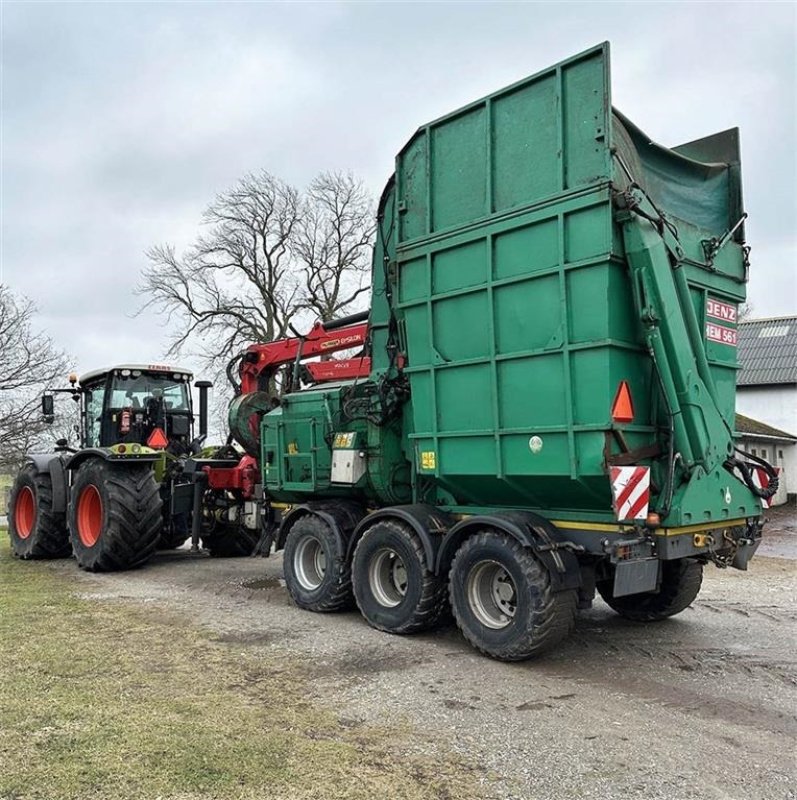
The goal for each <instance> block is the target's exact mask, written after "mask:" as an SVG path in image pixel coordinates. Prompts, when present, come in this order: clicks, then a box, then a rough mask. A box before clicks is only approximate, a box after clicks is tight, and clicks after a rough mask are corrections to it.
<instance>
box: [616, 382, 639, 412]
mask: <svg viewBox="0 0 797 800" xmlns="http://www.w3.org/2000/svg"><path fill="white" fill-rule="evenodd" d="M612 419H613V420H614V421H615V422H633V421H634V403H633V401H632V400H631V389H629V388H628V381H620V385H619V386H618V387H617V394H616V395H615V396H614V403H612Z"/></svg>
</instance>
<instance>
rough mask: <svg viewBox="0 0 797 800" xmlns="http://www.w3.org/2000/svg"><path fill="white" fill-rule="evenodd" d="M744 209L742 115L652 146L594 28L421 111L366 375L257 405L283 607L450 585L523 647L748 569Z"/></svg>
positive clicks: (403, 616)
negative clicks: (531, 66) (741, 424)
mask: <svg viewBox="0 0 797 800" xmlns="http://www.w3.org/2000/svg"><path fill="white" fill-rule="evenodd" d="M744 218H745V214H744V212H743V209H742V193H741V174H740V162H739V142H738V134H737V131H735V130H731V131H725V132H723V133H719V134H715V135H713V136H709V137H707V138H705V139H700V140H698V141H694V142H690V143H688V144H684V145H681V146H679V147H675V148H671V149H667V148H665V147H660V146H659V145H656V144H654V143H653V142H651V140H650V139H649V138H648V137H647V136H645V134H643V133H642V132H641V131H640V130H639V129H638V128H637V127H636V126H635V125H634V124H633V123H631V122H630V121H629V120H628V119H626V118H625V117H624V116H623V115H622V114H621V113H620V112H618V111H616V110H615V109H613V108H612V105H611V93H610V85H609V48H608V45H607V44H604V45H601V46H599V47H596V48H594V49H591V50H588V51H587V52H585V53H582V54H580V55H578V56H575V57H574V58H571V59H568V60H567V61H564V62H562V63H561V64H558V65H556V66H555V67H552V68H550V69H548V70H545V71H543V72H540V73H538V74H537V75H534V76H532V77H530V78H527V79H526V80H523V81H520V82H519V83H517V84H515V85H513V86H510V87H508V88H506V89H503V90H501V91H499V92H496V93H495V94H493V95H490V96H489V97H486V98H484V99H482V100H479V101H477V102H474V103H472V104H471V105H468V106H466V107H464V108H462V109H459V110H458V111H455V112H453V113H452V114H449V115H447V116H445V117H442V118H440V119H438V120H435V121H434V122H431V123H429V124H428V125H424V126H422V127H421V128H419V129H418V131H417V132H416V133H415V134H414V135H413V137H412V138H411V139H410V140H409V142H408V143H407V144H406V145H405V147H404V148H403V149H402V150H401V152H400V153H399V154H398V156H397V158H396V170H395V174H394V176H393V177H392V178H391V179H390V181H389V182H388V184H387V186H386V188H385V190H384V193H383V195H382V198H381V201H380V204H379V209H378V236H377V242H376V248H375V253H374V259H373V280H372V286H373V304H372V308H371V312H370V317H369V329H368V337H367V341H366V348H365V354H366V355H367V356H368V357H370V359H371V360H370V365H369V369H370V371H369V373H368V375H367V376H365V375H359V376H358V377H357V378H356V379H354V380H342V381H339V382H333V383H326V384H319V383H313V382H308V383H305V384H304V386H303V388H301V389H297V387H296V386H293V387H292V390H291V391H288V392H285V393H283V394H282V396H281V398H280V400H279V403H278V404H277V403H276V402H274V404H273V405H274V407H273V409H272V410H270V411H269V410H267V408H265V407H263V409H262V413H261V414H259V419H260V441H259V444H260V453H259V455H260V459H259V464H260V468H261V470H262V478H261V479H262V483H263V489H264V495H265V497H266V498H267V501H266V503H267V504H269V505H270V506H271V507H272V508H276V507H280V508H281V511H282V519H281V522H279V523H274V525H273V526H272V529H271V530H270V531H269V532H268V536H269V537H274V539H275V541H276V546H277V548H282V547H284V550H285V553H284V565H285V576H286V581H287V585H288V588H289V590H290V592H291V594H292V595H293V598H294V600H295V601H296V602H297V604H298V605H300V606H302V607H304V608H308V609H312V610H316V611H331V610H336V609H338V608H343V607H345V606H346V605H347V604H348V603H350V602H351V600H352V598H353V599H354V600H356V602H357V605H358V606H359V608H360V611H361V612H362V613H363V615H364V616H365V618H366V619H367V620H368V622H369V623H370V624H371V625H373V626H374V627H376V628H379V629H381V630H385V631H389V632H392V633H409V632H412V631H417V630H423V629H425V628H429V627H431V626H433V625H434V624H435V623H436V622H437V621H438V620H439V619H440V618H441V617H442V616H443V615H444V614H445V612H446V610H447V608H448V606H449V605H450V606H451V609H452V610H453V613H454V616H455V618H456V620H457V623H458V624H459V626H460V628H461V629H462V631H463V633H464V635H465V636H466V638H467V639H468V640H469V641H471V642H472V643H473V644H474V645H475V646H476V647H477V648H479V649H480V650H482V651H484V652H485V653H487V654H489V655H491V656H494V657H496V658H500V659H506V660H518V659H524V658H528V657H530V656H533V655H535V654H537V653H539V652H541V651H543V650H544V649H546V648H548V647H550V646H551V645H553V644H554V643H555V642H557V641H558V640H560V639H561V638H562V637H563V636H564V635H565V634H567V632H568V631H569V630H570V628H571V626H572V623H573V616H574V613H575V610H576V608H577V607H583V606H587V605H589V603H590V602H591V600H592V598H593V596H594V594H595V592H596V590H597V592H598V593H600V595H601V596H602V597H603V598H604V599H605V600H606V602H607V603H608V604H609V605H610V606H611V607H612V608H613V609H614V610H615V611H617V612H618V613H620V614H622V615H624V616H626V617H629V618H631V619H635V620H641V621H652V620H658V619H663V618H665V617H668V616H672V615H674V614H677V613H679V612H680V611H683V610H684V609H685V608H686V607H687V606H688V605H689V604H690V603H691V602H692V601H693V600H694V598H695V597H696V595H697V593H698V591H699V588H700V582H701V577H702V570H703V566H704V565H705V564H707V563H709V562H713V563H715V564H716V565H718V566H720V567H725V566H733V567H736V568H739V569H745V568H746V566H747V563H748V561H749V560H750V558H751V557H752V555H753V553H754V552H755V550H756V548H757V546H758V544H759V541H760V536H761V522H762V502H765V501H766V499H767V497H768V496H769V495H771V493H772V492H773V491H774V489H773V487H774V486H775V485H776V483H775V481H776V479H775V475H774V472H773V470H772V469H771V467H769V465H767V464H766V463H765V462H762V461H760V460H756V459H753V458H752V457H748V456H745V455H743V454H740V453H739V452H738V451H737V450H736V449H735V446H734V438H733V433H732V426H733V419H734V404H735V376H736V370H737V369H738V363H737V351H736V335H737V309H738V306H739V304H740V303H741V302H742V301H743V300H744V299H745V284H746V281H747V273H748V268H749V265H748V248H747V247H746V245H745V243H744V225H743V221H744ZM300 360H301V359H300V357H297V361H296V363H297V364H298V363H299V361H300ZM756 471H759V472H760V473H761V475H760V476H759V477H762V478H763V480H757V479H756V478H757V476H756ZM768 481H769V486H768V488H766V489H761V488H759V487H760V486H761V485H766V484H767V482H768Z"/></svg>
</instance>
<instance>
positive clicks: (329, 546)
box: [282, 514, 354, 613]
mask: <svg viewBox="0 0 797 800" xmlns="http://www.w3.org/2000/svg"><path fill="white" fill-rule="evenodd" d="M282 568H283V572H284V575H285V585H286V586H287V587H288V591H289V592H290V594H291V597H292V598H293V602H294V603H296V605H297V606H299V608H305V609H307V610H308V611H317V612H321V613H328V612H333V611H344V610H346V609H349V608H352V606H353V605H354V597H353V595H352V589H351V564H350V563H349V561H348V560H347V558H346V546H345V543H344V542H343V541H341V539H340V538H339V537H337V536H336V535H335V533H334V531H332V530H331V528H330V527H329V525H327V523H326V522H324V520H322V519H320V518H319V517H316V516H313V515H312V514H308V515H306V516H303V517H300V518H299V519H298V520H297V521H296V522H295V523H294V524H293V525H292V526H291V529H290V530H289V531H288V536H287V537H286V539H285V549H284V551H283V558H282Z"/></svg>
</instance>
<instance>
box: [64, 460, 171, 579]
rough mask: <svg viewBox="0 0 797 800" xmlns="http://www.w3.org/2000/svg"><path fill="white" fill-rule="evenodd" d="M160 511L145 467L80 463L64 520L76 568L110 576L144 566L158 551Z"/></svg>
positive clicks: (154, 486) (158, 498) (152, 479)
mask: <svg viewBox="0 0 797 800" xmlns="http://www.w3.org/2000/svg"><path fill="white" fill-rule="evenodd" d="M161 506H162V500H161V496H160V492H159V487H158V484H157V483H156V481H155V475H154V473H153V471H152V470H151V469H150V467H149V466H146V465H143V464H125V463H124V462H120V463H113V462H110V461H103V460H101V459H98V458H92V459H90V460H88V461H86V462H84V463H83V464H82V465H81V466H80V468H79V469H78V471H77V474H76V476H75V480H74V483H73V484H72V492H71V496H70V500H69V511H68V515H67V517H68V521H69V535H70V538H71V540H72V549H73V551H74V553H75V558H77V562H78V564H79V566H81V567H82V568H83V569H86V570H89V571H90V572H113V571H116V570H123V569H131V568H133V567H138V566H140V565H141V564H143V563H144V562H145V561H147V560H148V559H149V558H150V556H151V555H152V554H153V553H154V552H155V550H156V548H157V546H158V541H159V538H160V533H161V528H162V524H163V519H162V517H161Z"/></svg>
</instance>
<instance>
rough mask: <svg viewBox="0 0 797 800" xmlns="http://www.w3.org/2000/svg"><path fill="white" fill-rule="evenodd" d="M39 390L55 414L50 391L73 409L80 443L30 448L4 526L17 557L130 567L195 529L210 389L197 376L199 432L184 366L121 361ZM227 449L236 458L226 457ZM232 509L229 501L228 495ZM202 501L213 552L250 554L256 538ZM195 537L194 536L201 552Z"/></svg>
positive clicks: (205, 534) (206, 540)
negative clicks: (77, 412)
mask: <svg viewBox="0 0 797 800" xmlns="http://www.w3.org/2000/svg"><path fill="white" fill-rule="evenodd" d="M69 380H70V383H71V387H70V388H68V389H55V390H52V391H49V392H47V393H45V395H44V396H43V398H42V413H43V415H44V417H45V419H46V420H47V421H48V422H52V421H53V419H54V405H55V402H54V400H55V398H54V394H55V393H58V392H62V393H68V394H70V395H71V396H72V398H73V400H75V401H76V402H77V403H78V404H79V407H80V425H79V426H78V427H77V429H78V430H79V436H80V447H79V448H78V449H75V448H72V447H70V446H69V445H68V443H67V441H66V440H65V439H60V440H58V442H57V443H56V447H55V451H54V452H52V453H30V454H28V456H27V459H26V463H25V465H24V466H23V467H22V468H21V470H20V471H19V474H18V475H17V478H16V481H15V482H14V486H13V488H12V490H11V496H10V503H9V534H10V536H11V544H12V549H13V552H14V555H16V556H17V557H19V558H23V559H34V558H62V557H66V556H69V555H70V554H74V556H75V558H76V559H77V562H78V564H79V565H80V566H81V567H82V568H84V569H86V570H90V571H98V572H100V571H101V572H107V571H113V570H122V569H130V568H132V567H137V566H139V565H141V564H143V563H145V562H146V561H147V560H148V559H149V558H150V557H151V556H152V554H153V553H154V552H155V551H156V550H158V549H172V548H176V547H179V546H181V545H182V544H184V543H185V541H186V540H187V539H188V538H189V536H190V535H191V532H192V524H191V522H192V513H193V498H194V494H195V491H194V488H195V483H196V480H195V476H196V474H197V473H196V470H195V469H194V468H192V465H194V464H196V463H201V460H200V457H201V456H203V455H206V454H207V453H208V452H209V451H208V450H205V449H203V444H204V440H205V438H206V436H207V391H208V388H209V387H210V386H211V384H210V383H209V382H207V381H197V383H196V384H195V386H196V387H197V389H198V390H199V399H200V403H199V405H200V411H199V415H198V416H199V419H198V422H199V435H198V436H197V437H196V438H194V436H193V428H194V422H195V418H194V413H193V406H192V398H191V381H192V375H191V373H190V372H189V371H188V370H185V369H181V368H178V367H171V366H162V365H153V364H150V365H141V364H122V365H119V366H115V367H112V368H110V369H103V370H95V371H93V372H88V373H86V374H85V375H83V376H82V377H81V378H80V380H78V378H77V376H76V375H71V376H70V379H69ZM233 457H234V456H233ZM227 505H228V506H230V507H233V508H234V503H227ZM215 507H217V508H219V509H221V510H216V511H214V510H212V509H211V506H210V505H208V504H204V505H203V506H202V507H201V509H200V511H199V513H200V514H202V517H203V519H202V520H201V523H202V524H201V525H200V524H198V525H196V526H194V527H195V529H196V531H197V532H199V533H200V534H201V537H202V539H201V541H202V545H203V546H204V548H205V549H206V550H207V551H208V552H209V553H210V554H211V555H218V556H234V555H249V554H250V553H251V552H252V550H253V548H254V545H255V544H256V542H257V536H256V535H255V534H254V533H253V532H251V531H248V530H247V529H246V528H245V527H244V526H242V525H239V524H235V522H234V518H231V517H230V516H225V514H226V513H227V509H226V508H225V507H223V506H222V505H221V504H219V503H216V504H215ZM197 539H198V536H195V538H194V541H193V542H192V544H193V546H194V549H195V550H198V541H197Z"/></svg>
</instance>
